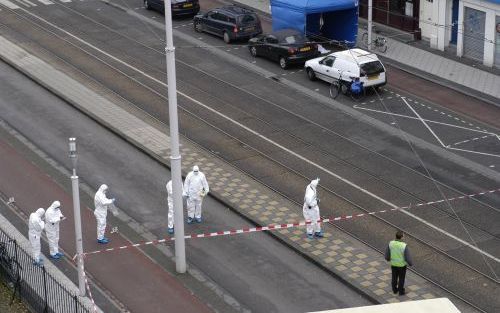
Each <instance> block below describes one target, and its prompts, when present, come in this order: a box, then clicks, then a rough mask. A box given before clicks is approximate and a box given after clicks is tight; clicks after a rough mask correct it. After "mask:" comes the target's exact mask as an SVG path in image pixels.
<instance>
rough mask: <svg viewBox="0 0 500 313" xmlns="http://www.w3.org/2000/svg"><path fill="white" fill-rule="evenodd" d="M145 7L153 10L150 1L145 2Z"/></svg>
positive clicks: (145, 0)
mask: <svg viewBox="0 0 500 313" xmlns="http://www.w3.org/2000/svg"><path fill="white" fill-rule="evenodd" d="M144 7H145V8H146V10H151V5H150V4H149V2H148V0H144Z"/></svg>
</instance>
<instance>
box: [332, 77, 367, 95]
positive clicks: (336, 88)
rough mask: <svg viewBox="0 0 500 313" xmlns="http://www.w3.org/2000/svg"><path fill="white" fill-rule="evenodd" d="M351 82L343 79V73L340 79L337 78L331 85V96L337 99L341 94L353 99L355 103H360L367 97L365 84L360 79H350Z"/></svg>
mask: <svg viewBox="0 0 500 313" xmlns="http://www.w3.org/2000/svg"><path fill="white" fill-rule="evenodd" d="M349 79H350V80H348V81H347V80H344V79H342V72H340V75H339V78H335V79H334V80H333V81H332V83H331V85H330V96H331V97H332V98H333V99H336V98H337V97H338V95H339V94H340V93H342V94H343V95H345V96H349V97H351V99H353V100H354V101H359V100H360V99H361V98H362V97H363V96H364V95H365V88H364V86H363V82H362V81H360V80H359V77H349Z"/></svg>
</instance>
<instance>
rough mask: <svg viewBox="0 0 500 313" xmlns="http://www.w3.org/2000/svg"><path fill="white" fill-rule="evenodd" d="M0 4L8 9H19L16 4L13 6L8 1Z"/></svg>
mask: <svg viewBox="0 0 500 313" xmlns="http://www.w3.org/2000/svg"><path fill="white" fill-rule="evenodd" d="M0 4H1V5H4V6H6V7H7V8H9V9H13V10H14V9H20V8H21V7H20V6H18V5H17V4H14V3H12V2H10V1H8V0H0Z"/></svg>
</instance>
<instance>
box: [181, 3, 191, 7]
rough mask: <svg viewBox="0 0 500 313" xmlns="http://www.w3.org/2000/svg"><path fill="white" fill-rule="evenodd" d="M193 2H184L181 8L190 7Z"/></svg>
mask: <svg viewBox="0 0 500 313" xmlns="http://www.w3.org/2000/svg"><path fill="white" fill-rule="evenodd" d="M192 6H193V4H192V3H184V5H183V6H182V7H183V8H190V7H192Z"/></svg>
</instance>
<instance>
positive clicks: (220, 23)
mask: <svg viewBox="0 0 500 313" xmlns="http://www.w3.org/2000/svg"><path fill="white" fill-rule="evenodd" d="M228 20H229V19H228V16H226V15H225V14H224V13H223V12H217V15H216V16H215V18H214V34H216V35H219V36H221V37H222V36H223V35H224V31H226V28H227V25H228Z"/></svg>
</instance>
